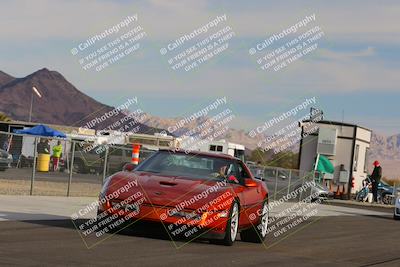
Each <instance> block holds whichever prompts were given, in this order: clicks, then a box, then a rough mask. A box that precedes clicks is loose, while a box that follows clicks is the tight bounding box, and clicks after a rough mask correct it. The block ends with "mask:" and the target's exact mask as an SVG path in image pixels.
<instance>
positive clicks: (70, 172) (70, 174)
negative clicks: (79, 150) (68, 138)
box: [67, 141, 75, 197]
mask: <svg viewBox="0 0 400 267" xmlns="http://www.w3.org/2000/svg"><path fill="white" fill-rule="evenodd" d="M74 159H75V141H72V156H71V164H70V165H69V166H70V167H69V177H68V188H67V197H69V191H70V188H71V181H72V172H73V170H74Z"/></svg>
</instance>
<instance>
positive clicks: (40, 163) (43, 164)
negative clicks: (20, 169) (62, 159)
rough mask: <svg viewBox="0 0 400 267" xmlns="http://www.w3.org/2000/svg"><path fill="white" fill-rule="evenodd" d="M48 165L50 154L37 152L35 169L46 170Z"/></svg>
mask: <svg viewBox="0 0 400 267" xmlns="http://www.w3.org/2000/svg"><path fill="white" fill-rule="evenodd" d="M49 165H50V154H39V155H38V159H37V165H36V167H37V170H38V171H39V172H48V171H49Z"/></svg>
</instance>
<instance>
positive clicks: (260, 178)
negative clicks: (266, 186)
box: [254, 176, 265, 181]
mask: <svg viewBox="0 0 400 267" xmlns="http://www.w3.org/2000/svg"><path fill="white" fill-rule="evenodd" d="M254 178H255V179H257V180H260V181H265V179H264V177H259V176H254Z"/></svg>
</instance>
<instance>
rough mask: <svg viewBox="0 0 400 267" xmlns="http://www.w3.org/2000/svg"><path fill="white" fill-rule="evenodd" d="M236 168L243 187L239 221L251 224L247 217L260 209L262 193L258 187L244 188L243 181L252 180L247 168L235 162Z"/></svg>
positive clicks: (239, 162) (241, 163)
mask: <svg viewBox="0 0 400 267" xmlns="http://www.w3.org/2000/svg"><path fill="white" fill-rule="evenodd" d="M236 164H237V168H238V178H239V181H240V183H241V186H242V187H243V191H242V197H243V203H242V210H241V215H242V216H241V219H242V220H243V221H242V222H243V224H247V223H251V221H250V219H249V216H250V214H252V213H254V214H257V211H258V209H260V208H261V204H262V201H263V196H262V191H261V189H260V187H259V186H257V187H247V186H245V179H252V176H251V174H250V173H249V172H248V170H247V168H246V167H245V166H244V164H243V162H241V161H237V162H236Z"/></svg>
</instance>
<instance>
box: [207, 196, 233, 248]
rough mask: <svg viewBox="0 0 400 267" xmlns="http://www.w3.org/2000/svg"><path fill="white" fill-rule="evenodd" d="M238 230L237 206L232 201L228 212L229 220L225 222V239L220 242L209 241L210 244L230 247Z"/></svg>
mask: <svg viewBox="0 0 400 267" xmlns="http://www.w3.org/2000/svg"><path fill="white" fill-rule="evenodd" d="M238 229H239V204H238V202H237V201H234V202H233V204H232V206H231V210H230V212H229V220H228V221H227V222H226V228H225V237H224V239H222V240H210V242H211V243H212V244H218V245H225V246H232V245H233V242H235V239H236V236H237V233H238Z"/></svg>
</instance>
